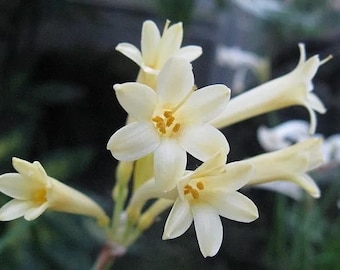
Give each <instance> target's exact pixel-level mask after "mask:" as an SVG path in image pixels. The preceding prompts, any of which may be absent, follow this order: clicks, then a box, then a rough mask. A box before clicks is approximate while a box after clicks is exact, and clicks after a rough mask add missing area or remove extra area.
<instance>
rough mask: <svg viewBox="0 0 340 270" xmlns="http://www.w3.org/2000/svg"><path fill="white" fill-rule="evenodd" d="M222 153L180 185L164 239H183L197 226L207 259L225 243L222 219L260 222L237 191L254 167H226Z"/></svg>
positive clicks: (256, 213) (189, 175)
mask: <svg viewBox="0 0 340 270" xmlns="http://www.w3.org/2000/svg"><path fill="white" fill-rule="evenodd" d="M225 161H226V156H225V154H222V153H219V154H217V155H216V156H214V157H213V158H212V159H210V160H208V161H207V162H205V163H203V164H202V165H201V166H200V167H198V168H197V169H196V170H195V171H194V172H190V173H187V175H185V176H184V177H183V178H182V179H181V180H180V181H179V182H178V183H177V190H178V197H177V199H176V201H175V203H174V205H173V207H172V209H171V211H170V214H169V216H168V218H167V221H166V224H165V227H164V233H163V239H172V238H176V237H178V236H180V235H182V234H183V233H184V232H186V231H187V229H188V228H189V227H190V225H191V224H192V222H194V226H195V231H196V235H197V240H198V244H199V247H200V250H201V252H202V254H203V256H204V257H207V256H214V255H215V254H216V253H217V252H218V250H219V248H220V246H221V243H222V239H223V228H222V223H221V220H220V216H222V217H225V218H228V219H231V220H235V221H239V222H251V221H254V220H255V219H257V218H258V210H257V207H256V206H255V204H254V203H253V202H252V201H251V200H250V199H249V198H248V197H246V196H244V195H243V194H241V193H240V192H238V191H237V190H238V189H240V188H241V187H243V186H244V185H245V184H246V183H247V182H248V180H249V178H250V176H251V174H252V173H253V168H252V166H251V165H250V164H246V163H239V162H233V163H229V164H227V165H225Z"/></svg>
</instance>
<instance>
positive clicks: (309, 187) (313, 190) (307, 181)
mask: <svg viewBox="0 0 340 270" xmlns="http://www.w3.org/2000/svg"><path fill="white" fill-rule="evenodd" d="M284 180H286V179H284ZM292 180H293V182H294V183H295V184H297V185H299V186H300V187H302V188H303V189H304V190H305V191H306V192H308V193H309V195H311V196H312V197H314V198H320V195H321V192H320V189H319V187H318V185H317V184H316V183H315V182H314V180H313V179H312V178H311V177H310V176H309V175H308V174H302V175H299V176H296V177H293V178H292Z"/></svg>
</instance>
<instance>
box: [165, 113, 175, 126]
mask: <svg viewBox="0 0 340 270" xmlns="http://www.w3.org/2000/svg"><path fill="white" fill-rule="evenodd" d="M174 121H175V117H173V116H170V117H169V118H168V119H167V120H166V126H167V127H170V126H171V125H172V123H173V122H174Z"/></svg>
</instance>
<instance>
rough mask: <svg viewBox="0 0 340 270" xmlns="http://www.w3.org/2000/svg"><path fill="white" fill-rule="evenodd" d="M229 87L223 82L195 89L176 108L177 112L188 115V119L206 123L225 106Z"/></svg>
mask: <svg viewBox="0 0 340 270" xmlns="http://www.w3.org/2000/svg"><path fill="white" fill-rule="evenodd" d="M229 98H230V89H229V88H228V87H226V86H225V85H223V84H215V85H210V86H207V87H204V88H201V89H198V90H196V91H195V92H193V93H192V95H190V97H189V98H188V99H187V100H186V101H185V103H184V104H183V105H182V106H181V108H180V109H179V110H178V112H177V114H178V115H179V117H181V115H183V118H184V116H188V115H189V116H190V118H189V121H195V120H196V121H195V122H200V123H206V122H208V121H210V120H212V119H213V118H215V117H217V116H218V115H219V114H220V113H221V112H222V111H223V110H224V108H225V107H226V106H227V104H228V101H229Z"/></svg>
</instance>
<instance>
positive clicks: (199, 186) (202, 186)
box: [196, 181, 204, 190]
mask: <svg viewBox="0 0 340 270" xmlns="http://www.w3.org/2000/svg"><path fill="white" fill-rule="evenodd" d="M196 187H197V188H198V189H199V190H203V189H204V184H203V183H202V182H201V181H199V182H197V184H196Z"/></svg>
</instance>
